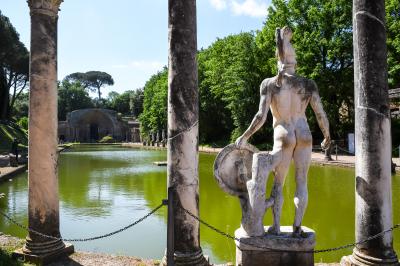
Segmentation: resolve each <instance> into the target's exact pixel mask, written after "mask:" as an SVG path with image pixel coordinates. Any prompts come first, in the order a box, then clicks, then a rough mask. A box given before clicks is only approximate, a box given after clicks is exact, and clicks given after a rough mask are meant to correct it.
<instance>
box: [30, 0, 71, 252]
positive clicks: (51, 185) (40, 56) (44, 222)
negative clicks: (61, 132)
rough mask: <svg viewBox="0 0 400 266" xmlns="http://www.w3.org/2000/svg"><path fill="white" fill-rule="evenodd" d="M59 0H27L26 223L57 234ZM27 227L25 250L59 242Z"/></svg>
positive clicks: (55, 248) (48, 249) (48, 247)
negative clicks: (28, 80) (30, 231)
mask: <svg viewBox="0 0 400 266" xmlns="http://www.w3.org/2000/svg"><path fill="white" fill-rule="evenodd" d="M60 3H61V0H60V1H50V0H49V1H35V0H30V1H28V4H29V7H30V10H31V58H30V91H29V93H30V94H29V150H28V152H29V164H28V165H29V175H28V177H29V206H28V209H29V219H28V220H29V221H28V222H29V228H31V229H34V230H36V231H39V232H41V233H44V234H46V235H51V236H55V237H60V231H59V201H58V178H57V157H58V156H57V20H58V15H57V13H58V8H59V5H60ZM64 246H65V245H64V243H63V242H62V241H60V240H51V239H49V238H44V237H40V236H38V235H36V234H32V233H29V235H28V237H27V243H26V245H25V247H24V252H26V253H33V254H45V253H52V252H56V251H58V250H60V249H63V248H64Z"/></svg>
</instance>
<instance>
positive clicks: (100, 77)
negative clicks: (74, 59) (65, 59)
mask: <svg viewBox="0 0 400 266" xmlns="http://www.w3.org/2000/svg"><path fill="white" fill-rule="evenodd" d="M65 79H67V80H68V81H79V82H80V83H81V84H82V86H83V87H84V88H85V89H88V90H90V91H92V92H97V94H98V96H99V98H98V100H99V102H101V88H102V87H104V86H107V85H108V86H112V85H114V80H113V78H112V77H111V75H110V74H108V73H106V72H101V71H88V72H86V73H82V72H76V73H72V74H70V75H68V76H66V77H65Z"/></svg>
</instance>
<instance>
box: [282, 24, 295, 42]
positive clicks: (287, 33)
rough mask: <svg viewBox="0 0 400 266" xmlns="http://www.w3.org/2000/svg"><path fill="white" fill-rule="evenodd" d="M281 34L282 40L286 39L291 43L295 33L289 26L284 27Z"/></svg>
mask: <svg viewBox="0 0 400 266" xmlns="http://www.w3.org/2000/svg"><path fill="white" fill-rule="evenodd" d="M280 32H281V38H282V40H284V39H286V40H288V41H290V40H291V39H292V36H293V32H292V30H291V29H290V28H289V27H288V26H285V27H283V28H282V29H281V31H280Z"/></svg>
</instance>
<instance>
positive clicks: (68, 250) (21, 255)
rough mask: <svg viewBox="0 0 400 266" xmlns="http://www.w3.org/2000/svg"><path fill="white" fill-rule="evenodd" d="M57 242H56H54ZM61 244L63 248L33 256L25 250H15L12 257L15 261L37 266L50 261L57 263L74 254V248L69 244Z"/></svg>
mask: <svg viewBox="0 0 400 266" xmlns="http://www.w3.org/2000/svg"><path fill="white" fill-rule="evenodd" d="M56 241H57V240H56ZM58 242H59V243H62V245H63V246H64V247H63V248H61V249H58V250H55V251H54V252H50V253H48V252H46V253H43V254H34V253H29V252H27V250H26V249H24V248H22V249H17V250H15V251H14V252H13V254H12V257H13V258H16V259H22V260H23V261H29V262H31V263H35V264H38V265H45V264H47V263H49V262H52V261H57V260H59V259H61V258H63V257H65V256H68V255H71V254H72V253H74V246H73V245H71V244H69V243H63V242H61V241H58Z"/></svg>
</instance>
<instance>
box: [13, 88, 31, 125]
mask: <svg viewBox="0 0 400 266" xmlns="http://www.w3.org/2000/svg"><path fill="white" fill-rule="evenodd" d="M28 111H29V93H28V92H23V93H21V94H20V95H19V97H18V98H16V100H15V103H14V107H13V116H14V117H15V120H17V121H18V120H19V119H21V118H23V117H28Z"/></svg>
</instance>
